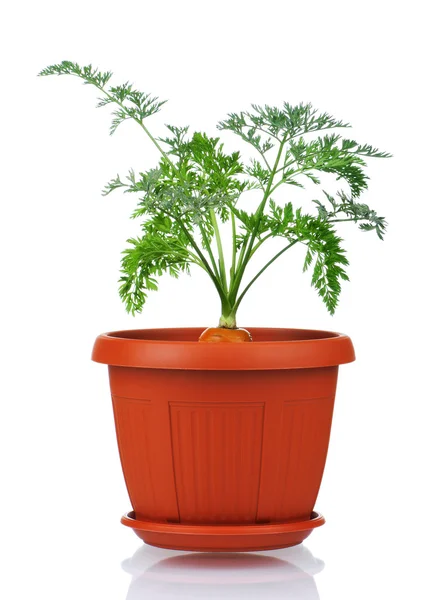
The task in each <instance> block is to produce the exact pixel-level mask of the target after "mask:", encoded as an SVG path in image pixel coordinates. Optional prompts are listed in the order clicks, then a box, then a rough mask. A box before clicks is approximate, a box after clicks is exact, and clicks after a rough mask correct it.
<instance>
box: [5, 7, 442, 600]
mask: <svg viewBox="0 0 444 600" xmlns="http://www.w3.org/2000/svg"><path fill="white" fill-rule="evenodd" d="M438 9H439V3H438V2H432V1H430V0H423V1H422V2H409V1H406V2H394V1H387V0H386V1H384V2H379V1H373V2H366V3H364V2H351V1H350V2H345V1H342V0H338V1H336V2H325V1H321V2H316V3H310V2H304V3H302V2H298V1H294V2H284V1H282V0H273V2H261V1H259V0H256V1H255V2H251V1H243V2H242V1H240V0H238V1H236V2H233V1H231V0H225V1H224V2H223V3H217V4H216V3H212V2H198V1H193V0H189V1H186V2H171V1H165V2H157V3H151V2H134V1H131V0H127V1H126V2H114V1H107V2H103V1H96V2H94V1H91V0H89V1H87V2H86V1H84V0H77V1H76V2H75V3H61V2H51V1H48V0H39V1H37V2H29V1H28V2H19V1H17V2H15V3H8V6H6V7H4V8H3V15H2V33H1V40H0V43H1V46H2V48H1V62H2V68H1V87H2V91H1V95H0V102H1V113H0V114H1V142H2V144H1V146H2V159H1V163H0V164H1V171H2V176H1V189H2V202H1V209H2V213H3V216H2V218H1V230H2V232H1V245H2V250H1V261H2V272H1V284H0V285H1V319H2V327H1V338H0V340H1V343H0V348H1V352H2V358H1V363H0V364H1V369H2V375H1V391H2V401H1V405H0V411H1V418H0V444H1V452H0V456H1V475H0V477H1V484H2V492H1V495H0V502H1V508H2V510H1V518H2V524H1V535H0V544H1V552H2V564H1V567H2V569H1V571H2V573H3V574H2V576H1V580H0V587H4V588H5V589H4V593H3V596H4V597H5V598H6V597H7V598H10V599H16V598H17V599H24V598H31V597H32V598H48V599H56V598H57V599H58V598H65V599H66V600H69V599H71V598H72V599H74V598H75V599H77V598H85V599H102V598H107V600H114V599H116V600H123V599H124V598H126V597H128V598H129V600H135V599H137V598H138V599H140V598H151V599H154V598H156V599H157V598H173V597H178V598H184V597H199V595H200V596H201V597H215V598H228V597H230V598H237V597H239V598H241V597H242V598H244V597H245V598H246V597H254V596H257V597H259V598H278V597H282V598H285V597H292V598H304V599H305V600H307V599H308V600H314V599H316V598H318V597H319V598H321V600H331V599H339V598H340V599H341V600H356V599H358V598H359V600H366V599H372V600H373V599H374V598H380V599H386V598H387V599H389V598H421V599H427V600H428V599H435V598H442V597H443V585H442V582H441V576H440V568H441V566H442V564H441V563H442V558H443V553H442V545H441V539H442V534H443V526H442V516H441V508H442V503H443V500H444V498H443V495H442V491H441V489H442V479H443V469H442V459H443V443H442V429H443V421H442V415H443V412H442V401H443V393H442V359H443V352H442V339H443V338H442V336H443V333H444V332H443V320H442V291H441V290H442V254H443V253H442V221H443V203H442V195H443V194H442V188H443V186H442V163H443V134H444V131H443V119H442V107H443V100H444V98H443V93H442V88H441V84H442V59H443V44H442V41H441V40H442V20H441V18H440V17H439V14H438ZM64 59H68V60H73V61H77V62H79V63H81V64H85V63H89V62H92V63H93V64H94V65H97V66H99V67H101V68H102V69H103V70H106V69H111V70H113V71H114V73H115V78H114V81H115V82H117V83H119V82H123V81H126V80H128V79H129V80H131V81H134V82H135V83H136V84H137V86H138V87H139V88H140V89H143V90H145V91H149V92H153V93H155V94H156V95H159V96H161V97H162V98H168V99H170V102H169V103H168V104H167V105H166V106H165V107H164V111H163V112H162V113H160V114H159V115H157V116H155V117H153V118H152V120H151V122H150V125H151V126H152V128H153V131H154V133H155V134H156V135H157V134H161V133H162V132H163V130H162V126H163V123H165V122H167V123H175V124H190V125H191V127H192V129H197V130H202V129H204V130H206V131H208V132H209V133H213V134H214V133H215V124H216V122H217V121H218V120H219V119H222V118H224V116H225V115H226V113H227V112H229V111H237V110H242V109H245V108H248V106H249V104H250V103H251V102H256V103H268V104H278V103H280V102H282V101H283V100H288V101H289V102H291V103H298V102H300V101H311V102H312V103H313V104H314V105H315V106H318V107H319V108H320V109H322V110H327V111H329V112H331V113H333V114H334V115H335V116H337V117H338V118H343V119H345V120H347V121H350V122H351V123H352V124H353V125H354V130H353V135H354V137H355V138H356V139H358V140H360V141H363V142H369V143H371V144H374V145H376V146H378V147H380V148H383V149H384V150H388V151H390V152H392V153H393V154H394V158H392V159H391V160H384V161H382V160H379V161H378V160H375V161H373V162H372V163H371V167H370V175H371V183H370V189H369V191H368V192H367V193H366V194H365V200H364V201H366V202H367V203H368V204H370V205H371V206H372V207H374V208H375V209H377V210H378V211H379V212H380V213H382V214H383V215H385V216H386V218H387V219H388V221H389V223H390V226H389V230H388V234H387V239H386V241H385V242H380V241H379V240H378V239H377V238H376V236H375V235H373V234H363V233H361V232H359V231H357V230H355V228H354V226H353V225H351V226H349V227H344V228H343V229H342V228H341V234H342V235H343V236H344V238H345V240H346V247H347V248H348V250H349V258H350V261H351V266H350V270H349V273H350V277H351V282H350V283H349V284H346V285H345V287H344V291H343V295H342V299H341V303H340V307H339V309H338V311H337V313H336V315H335V316H334V317H330V316H329V315H328V314H327V312H326V310H325V308H324V307H323V306H322V304H321V302H320V301H319V299H318V298H317V296H316V294H315V293H314V291H313V290H312V289H311V288H310V285H309V280H308V276H306V275H302V273H301V260H302V256H301V255H300V254H298V252H296V251H295V252H294V253H293V254H288V255H286V257H285V258H284V259H282V260H281V261H280V262H279V263H276V264H275V265H274V266H273V268H271V269H270V270H269V272H268V273H267V274H266V275H264V277H263V279H261V281H260V282H259V283H258V284H257V285H256V286H255V289H254V290H252V291H251V293H250V294H249V295H248V296H247V297H246V300H245V302H244V304H243V306H242V309H241V311H240V313H239V321H240V324H242V325H245V326H252V325H256V326H257V325H263V326H287V327H308V328H310V327H312V328H319V329H321V328H327V329H333V330H336V331H342V332H344V333H348V334H349V335H350V336H351V337H352V339H353V341H354V343H355V348H356V354H357V361H356V363H354V364H352V365H347V366H345V367H342V368H341V373H340V382H339V387H338V396H337V405H336V412H335V418H334V424H333V432H332V438H331V446H330V454H329V459H328V462H327V468H326V473H325V477H324V481H323V485H322V489H321V493H320V496H319V498H318V502H317V508H318V509H319V510H320V511H321V512H323V513H324V515H325V516H326V518H327V524H326V525H325V526H324V527H323V528H322V529H320V530H318V531H316V532H315V533H313V535H312V536H311V537H310V538H309V539H308V540H307V542H306V544H305V548H306V549H308V550H309V551H311V553H312V554H313V555H314V556H315V557H317V558H318V559H320V560H321V561H323V562H324V563H325V568H324V569H323V570H322V572H320V573H319V574H317V575H316V585H317V590H318V591H317V592H316V589H314V588H313V580H312V579H310V577H311V575H310V574H309V573H308V574H305V575H304V573H307V572H310V573H312V574H314V572H315V571H316V570H319V568H317V569H314V570H313V569H312V570H310V569H311V568H309V567H306V571H302V575H301V572H300V571H298V568H299V569H303V568H304V567H303V565H305V564H306V563H307V561H308V563H310V560H311V563H313V561H314V559H313V558H312V557H311V558H310V555H308V557H307V552H308V550H307V552H306V554H303V551H302V550H301V548H299V549H297V548H296V549H293V550H289V551H279V552H274V553H268V554H269V555H271V556H274V557H280V558H281V559H282V560H284V559H285V560H286V561H289V562H290V563H291V564H290V565H289V566H288V563H285V562H281V563H279V562H276V561H268V562H267V566H266V567H262V566H261V563H260V562H257V561H259V560H260V559H255V558H254V557H253V558H252V559H251V560H252V562H251V564H250V563H245V562H239V561H237V562H234V564H232V565H231V567H228V566H226V567H224V566H223V563H221V561H219V562H217V563H216V562H211V561H210V562H209V563H208V564H207V563H202V561H201V562H199V561H198V562H197V564H198V565H199V564H200V565H202V564H203V565H204V566H203V567H202V566H201V568H200V569H199V568H197V567H196V569H194V568H193V567H192V566H190V564H189V563H185V565H188V567H187V569H185V571H184V573H185V575H186V576H187V577H188V576H189V577H190V579H189V580H188V583H181V582H182V579H181V577H182V576H183V572H182V571H181V569H182V567H181V563H180V562H177V561H176V563H174V561H173V562H172V563H171V565H170V566H168V564H169V563H166V564H165V563H163V566H160V567H159V565H158V564H157V565H156V563H158V561H160V560H161V559H162V558H164V557H168V556H175V554H177V553H168V552H167V551H165V552H164V551H160V550H159V551H157V550H150V549H149V548H144V549H143V550H140V551H139V553H138V555H137V556H136V557H135V559H134V560H133V561H132V563H130V564H129V563H126V566H127V568H130V569H132V570H133V573H135V574H136V575H137V573H139V574H140V572H142V573H143V572H144V571H146V573H145V576H144V577H142V578H141V579H140V578H139V580H138V582H137V584H136V585H133V586H132V587H131V588H130V590H129V592H128V587H129V584H130V581H131V578H130V575H128V573H126V572H125V571H124V570H123V569H122V568H121V566H120V563H121V561H123V560H124V559H127V558H130V557H131V556H132V555H133V554H134V553H135V552H136V551H137V550H138V549H139V548H140V547H141V544H140V543H139V542H140V540H138V538H136V537H135V536H134V535H133V533H132V532H131V531H130V530H127V529H126V528H124V527H123V526H121V525H120V524H119V517H120V515H121V514H122V513H123V512H124V511H126V510H129V508H130V506H129V502H128V498H127V495H126V491H125V487H124V482H123V478H122V475H121V472H120V465H119V460H118V454H117V449H116V443H115V436H114V430H113V421H112V414H111V404H110V400H109V395H108V387H107V386H108V383H107V374H106V369H105V367H103V366H100V365H97V364H94V363H92V362H90V359H89V357H90V351H91V347H92V344H93V341H94V338H95V336H96V335H97V334H99V333H100V332H102V331H109V330H113V329H120V328H137V327H153V326H180V325H189V326H191V325H202V326H208V325H212V324H214V323H215V322H216V320H217V318H218V309H219V307H218V303H217V297H216V295H215V293H214V292H213V290H212V289H211V285H210V284H209V283H208V282H207V281H206V280H205V278H204V277H202V276H201V275H200V274H196V276H193V277H192V278H187V277H184V278H183V279H182V280H180V281H174V280H168V279H165V280H162V282H161V290H160V291H159V292H158V293H157V294H154V295H152V297H151V298H150V299H149V302H148V304H147V306H146V309H145V311H144V313H143V315H141V316H138V317H136V318H132V317H130V316H128V315H127V314H126V313H125V311H124V308H123V305H121V303H120V300H119V298H118V294H117V285H116V280H117V278H118V270H119V258H120V252H121V250H122V249H123V247H124V245H125V240H126V239H127V238H128V237H129V236H130V235H132V234H133V233H136V232H137V224H136V223H134V222H131V221H130V220H129V219H128V216H129V214H130V213H131V210H132V208H133V207H134V199H133V198H132V197H131V196H121V195H119V194H118V193H116V194H115V195H113V196H110V197H109V198H103V197H101V195H100V192H101V189H102V187H103V185H104V183H105V182H106V181H108V180H109V179H110V178H111V177H113V176H114V175H115V174H116V173H117V172H120V173H121V174H122V175H123V174H124V173H125V172H126V171H127V170H128V169H129V168H130V167H134V168H135V169H146V168H149V167H151V166H153V165H154V164H155V162H156V160H157V156H156V153H155V151H153V148H151V147H150V146H149V142H148V140H146V139H145V138H144V137H143V132H141V131H139V130H138V129H137V126H132V125H131V124H127V125H124V126H122V127H121V128H120V130H118V132H117V133H116V135H115V136H113V137H112V138H109V137H108V135H107V132H108V125H109V116H108V114H107V113H106V109H101V110H100V111H98V110H95V109H94V105H95V98H96V95H95V93H94V90H93V89H91V88H87V87H83V86H82V85H80V82H79V81H77V80H74V79H73V78H68V77H66V78H47V79H41V78H37V77H36V73H37V72H38V71H39V70H40V69H41V68H43V67H45V66H47V65H48V64H52V63H55V62H59V61H61V60H64ZM223 136H224V140H226V144H227V146H228V147H230V148H231V147H234V145H235V144H236V143H237V140H235V139H233V138H232V137H230V134H229V133H226V134H223ZM294 193H295V192H293V191H292V189H291V190H290V191H289V192H288V194H294ZM298 193H299V192H298ZM289 197H290V196H288V198H289ZM295 201H296V200H295ZM187 560H188V559H187ZM193 560H194V559H191V561H193ZM255 561H256V562H255ZM304 561H305V562H304ZM194 562H195V563H196V561H195V560H194ZM128 564H129V567H128ZM206 564H207V566H205V565H206ZM221 564H222V566H221ZM292 564H293V567H292V566H291V565H292ZM314 564H315V565H316V564H317V566H318V567H319V564H320V563H319V562H318V563H316V561H314ZM153 565H154V566H153ZM253 566H255V567H256V568H253ZM218 574H219V575H218ZM299 576H302V578H303V581H302V584H301V580H300V577H299ZM298 577H299V579H298ZM304 577H305V579H304ZM261 578H262V579H261ZM263 578H265V580H266V581H267V582H268V583H267V585H265V583H263V582H264V579H263ZM307 578H308V580H307ZM205 581H209V582H210V584H208V583H205ZM270 581H271V582H272V583H270ZM211 582H212V583H211ZM273 582H274V583H273ZM205 586H207V587H205ZM127 594H128V596H127Z"/></svg>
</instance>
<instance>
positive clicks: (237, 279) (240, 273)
mask: <svg viewBox="0 0 444 600" xmlns="http://www.w3.org/2000/svg"><path fill="white" fill-rule="evenodd" d="M285 142H286V137H285V136H284V138H283V139H282V141H281V143H280V145H279V150H278V153H277V156H276V160H275V162H274V165H273V170H272V171H271V173H270V178H269V180H268V184H267V187H266V189H265V192H264V197H263V199H262V202H261V203H260V205H259V207H258V209H257V211H256V213H255V218H256V225H255V227H254V229H253V232H252V234H251V237H250V240H249V244H248V249H247V251H246V253H245V257H244V258H243V260H242V263H241V265H240V267H239V269H238V272H237V273H236V276H235V283H234V285H233V288H232V292H231V294H230V299H232V300H233V299H235V298H236V296H237V292H238V291H239V287H240V284H241V282H242V277H243V275H244V273H245V269H246V267H247V264H248V262H249V260H250V258H251V252H252V250H253V246H254V240H255V239H256V237H257V233H258V231H259V227H260V222H261V219H262V216H263V214H264V210H265V206H266V204H267V200H268V198H269V196H270V193H271V188H272V185H273V179H274V176H275V175H276V171H277V169H278V167H279V162H280V160H281V156H282V152H283V149H284V145H285Z"/></svg>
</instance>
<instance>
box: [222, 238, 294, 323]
mask: <svg viewBox="0 0 444 600" xmlns="http://www.w3.org/2000/svg"><path fill="white" fill-rule="evenodd" d="M297 242H298V240H293V241H292V242H290V243H289V244H288V245H287V246H285V247H284V248H282V250H280V251H279V252H278V253H277V254H276V255H275V256H273V258H272V259H271V260H269V261H268V262H267V264H266V265H265V266H264V267H262V269H261V270H260V271H259V272H258V273H256V275H255V276H254V277H253V279H252V280H251V281H250V282H249V283H248V285H247V286H246V287H245V289H244V291H243V292H242V294H241V295H240V296H239V298H238V299H237V301H236V303H235V305H234V307H233V311H234V313H236V312H237V309H238V308H239V304H240V303H241V302H242V300H243V298H244V296H245V294H246V293H247V292H248V290H249V289H250V288H251V286H252V285H253V283H254V282H255V281H256V280H257V279H259V277H260V276H261V275H262V273H263V272H264V271H265V270H266V269H268V267H269V266H270V265H271V264H273V263H274V261H275V260H277V259H278V258H279V257H280V256H281V255H282V254H283V253H284V252H286V251H287V250H288V249H289V248H291V247H292V246H294V245H295V244H296V243H297Z"/></svg>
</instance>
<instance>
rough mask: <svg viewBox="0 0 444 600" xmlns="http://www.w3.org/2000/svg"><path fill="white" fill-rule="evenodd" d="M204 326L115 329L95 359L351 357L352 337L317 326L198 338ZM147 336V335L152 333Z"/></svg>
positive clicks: (181, 366) (309, 363) (202, 361)
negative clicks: (236, 338)
mask: <svg viewBox="0 0 444 600" xmlns="http://www.w3.org/2000/svg"><path fill="white" fill-rule="evenodd" d="M204 329H205V328H204V327H168V328H152V329H133V330H131V329H129V330H122V331H111V332H108V333H103V334H101V335H99V336H98V337H97V339H96V341H95V344H94V348H93V352H92V360H93V361H95V362H98V363H104V364H107V365H110V366H119V367H135V368H148V369H174V370H176V369H178V370H197V371H202V370H203V371H263V370H265V371H268V370H281V369H307V368H316V367H333V366H338V365H341V364H345V363H349V362H353V361H354V360H355V353H354V348H353V344H352V341H351V339H350V338H349V337H348V336H347V335H344V334H342V333H337V332H333V331H324V330H317V329H291V328H277V327H248V328H247V329H248V330H249V331H250V332H251V334H252V336H253V342H251V343H250V342H248V343H243V344H231V343H203V342H198V341H197V340H198V338H199V335H200V334H201V333H202V331H204ZM148 336H149V337H148Z"/></svg>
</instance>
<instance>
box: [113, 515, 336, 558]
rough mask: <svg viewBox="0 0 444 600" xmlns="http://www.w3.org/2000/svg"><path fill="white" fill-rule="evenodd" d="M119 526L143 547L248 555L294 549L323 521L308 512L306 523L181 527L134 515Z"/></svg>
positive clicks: (128, 516)
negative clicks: (131, 534)
mask: <svg viewBox="0 0 444 600" xmlns="http://www.w3.org/2000/svg"><path fill="white" fill-rule="evenodd" d="M121 523H123V525H126V526H127V527H131V528H132V529H133V530H134V532H135V534H136V535H137V536H139V537H140V539H142V540H143V541H144V542H145V543H146V544H150V545H151V546H157V547H159V548H167V549H170V550H194V551H198V552H249V551H259V550H275V549H277V548H288V547H289V546H296V545H297V544H300V543H301V542H303V541H304V540H305V538H307V537H308V536H309V535H310V533H311V532H312V531H313V529H315V528H316V527H320V526H321V525H323V524H324V523H325V519H324V517H323V516H322V515H321V514H319V513H317V512H312V513H311V517H310V519H308V520H306V521H290V522H288V523H274V524H271V523H266V524H258V525H183V524H181V523H159V522H154V521H141V520H138V519H136V515H135V513H134V511H131V512H129V513H126V514H125V515H124V516H123V517H122V519H121Z"/></svg>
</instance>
